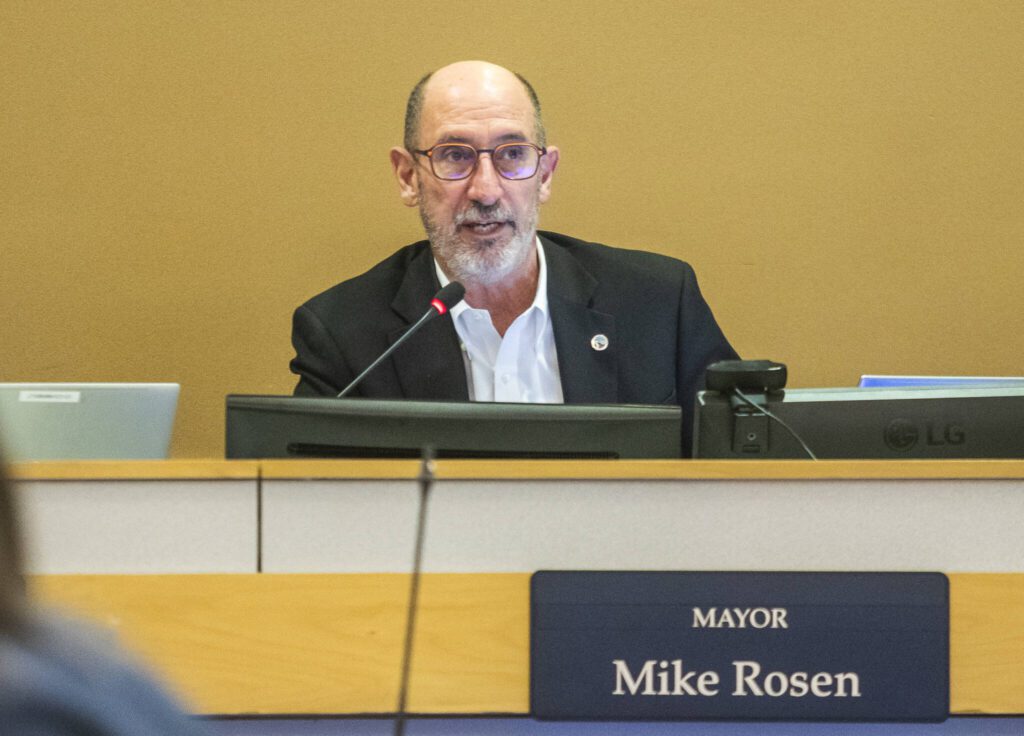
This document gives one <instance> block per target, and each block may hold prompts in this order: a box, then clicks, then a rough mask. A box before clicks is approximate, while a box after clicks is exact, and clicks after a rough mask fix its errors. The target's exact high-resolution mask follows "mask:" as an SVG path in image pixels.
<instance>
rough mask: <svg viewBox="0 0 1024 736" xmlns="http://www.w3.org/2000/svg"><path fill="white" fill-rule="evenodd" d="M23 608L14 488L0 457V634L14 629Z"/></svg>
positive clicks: (23, 585) (23, 586) (22, 581)
mask: <svg viewBox="0 0 1024 736" xmlns="http://www.w3.org/2000/svg"><path fill="white" fill-rule="evenodd" d="M24 609H25V581H24V578H23V577H22V559H21V535H20V531H19V527H18V515H17V509H16V505H15V500H14V489H13V488H12V487H11V482H10V481H9V480H8V478H7V470H6V466H5V464H4V461H3V457H2V456H0V633H6V632H8V631H11V630H12V629H15V628H17V627H18V625H19V624H21V623H22V621H23V617H24Z"/></svg>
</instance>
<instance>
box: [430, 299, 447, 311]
mask: <svg viewBox="0 0 1024 736" xmlns="http://www.w3.org/2000/svg"><path fill="white" fill-rule="evenodd" d="M430 306H432V307H433V308H434V309H436V310H437V313H438V314H444V313H445V312H447V311H448V307H446V306H445V305H444V302H442V301H441V300H440V299H431V300H430Z"/></svg>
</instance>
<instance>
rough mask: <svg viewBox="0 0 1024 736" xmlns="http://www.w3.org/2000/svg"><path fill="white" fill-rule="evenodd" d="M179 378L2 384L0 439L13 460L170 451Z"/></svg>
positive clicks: (130, 456) (152, 455) (155, 455)
mask: <svg viewBox="0 0 1024 736" xmlns="http://www.w3.org/2000/svg"><path fill="white" fill-rule="evenodd" d="M178 390H179V386H178V384H176V383H0V444H2V445H3V446H4V449H5V452H6V454H7V456H8V458H10V459H11V460H22V461H24V460H106V459H112V460H142V459H162V458H166V457H167V455H168V450H169V449H170V444H171V430H172V429H173V427H174V415H175V411H176V409H177V406H178Z"/></svg>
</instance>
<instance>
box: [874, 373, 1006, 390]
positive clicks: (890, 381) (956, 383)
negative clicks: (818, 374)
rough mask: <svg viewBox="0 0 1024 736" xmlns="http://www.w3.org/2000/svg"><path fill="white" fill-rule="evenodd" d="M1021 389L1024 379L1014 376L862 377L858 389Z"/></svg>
mask: <svg viewBox="0 0 1024 736" xmlns="http://www.w3.org/2000/svg"><path fill="white" fill-rule="evenodd" d="M950 386H952V387H963V388H972V387H974V388H987V387H1002V388H1021V387H1024V377H1016V376H880V375H870V374H868V375H863V376H861V377H860V388H938V387H950Z"/></svg>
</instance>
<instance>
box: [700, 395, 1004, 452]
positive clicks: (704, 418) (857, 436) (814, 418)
mask: <svg viewBox="0 0 1024 736" xmlns="http://www.w3.org/2000/svg"><path fill="white" fill-rule="evenodd" d="M735 404H736V402H735V401H734V400H731V399H730V398H729V397H728V396H726V395H724V394H720V393H717V392H713V391H703V392H701V393H699V394H698V396H697V408H696V415H695V418H694V422H695V426H694V448H693V456H694V457H695V458H806V457H807V453H806V452H805V451H804V450H803V448H802V447H801V446H800V444H799V443H798V442H797V441H796V440H795V439H794V438H793V437H792V436H791V435H790V434H789V433H788V432H787V431H786V430H785V429H784V428H783V427H781V426H780V425H778V424H777V423H776V422H773V421H771V420H769V419H768V418H767V417H764V416H763V415H759V414H757V413H756V412H755V411H754V410H753V409H751V408H749V407H746V406H745V405H742V404H741V405H740V406H738V407H737V406H736V405H735ZM765 407H766V408H767V409H768V411H770V412H772V413H773V414H776V415H777V416H779V417H780V418H781V419H783V420H784V421H785V422H786V423H787V424H789V425H790V426H791V427H792V428H793V430H794V431H795V432H796V433H797V434H799V435H800V436H801V437H802V438H803V440H804V441H805V442H806V443H807V445H808V447H810V449H811V450H812V451H813V452H814V454H815V455H816V456H817V457H819V458H861V459H911V458H917V459H944V458H1024V389H1022V388H1012V387H1001V388H995V387H991V388H910V389H908V388H874V389H865V388H860V389H787V390H785V391H779V392H776V393H773V394H768V395H767V402H766V403H765Z"/></svg>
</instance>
